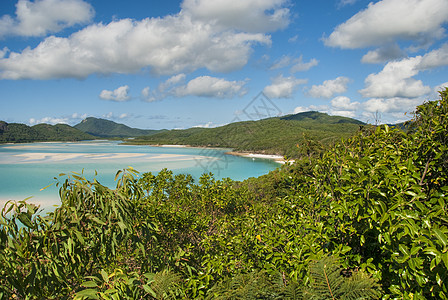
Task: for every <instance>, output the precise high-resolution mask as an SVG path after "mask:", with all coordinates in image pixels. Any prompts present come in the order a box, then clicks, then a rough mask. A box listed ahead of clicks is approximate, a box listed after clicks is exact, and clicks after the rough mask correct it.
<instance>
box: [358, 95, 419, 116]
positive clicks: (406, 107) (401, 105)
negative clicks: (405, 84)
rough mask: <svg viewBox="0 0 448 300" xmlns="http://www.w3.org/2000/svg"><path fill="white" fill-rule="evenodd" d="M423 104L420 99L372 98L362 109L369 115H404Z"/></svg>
mask: <svg viewBox="0 0 448 300" xmlns="http://www.w3.org/2000/svg"><path fill="white" fill-rule="evenodd" d="M422 102H423V100H422V99H417V98H414V99H408V98H396V97H395V98H389V99H384V98H372V99H369V100H367V101H366V102H364V103H363V108H364V110H365V111H366V112H370V113H376V112H380V113H403V114H404V113H405V112H411V111H413V110H414V109H415V107H416V106H417V105H420V104H421V103H422Z"/></svg>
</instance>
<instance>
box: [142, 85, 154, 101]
mask: <svg viewBox="0 0 448 300" xmlns="http://www.w3.org/2000/svg"><path fill="white" fill-rule="evenodd" d="M140 97H141V98H142V100H143V101H145V102H154V101H157V100H158V98H157V96H156V93H155V92H153V91H152V90H151V88H150V87H149V86H147V87H145V88H143V90H142V92H141V94H140Z"/></svg>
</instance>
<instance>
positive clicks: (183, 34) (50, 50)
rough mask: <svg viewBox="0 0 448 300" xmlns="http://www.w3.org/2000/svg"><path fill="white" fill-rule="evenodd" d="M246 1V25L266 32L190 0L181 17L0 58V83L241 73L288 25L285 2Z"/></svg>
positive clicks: (95, 32) (98, 31) (95, 28)
mask: <svg viewBox="0 0 448 300" xmlns="http://www.w3.org/2000/svg"><path fill="white" fill-rule="evenodd" d="M67 1H68V0H67ZM210 2H213V3H215V2H216V3H219V4H220V3H221V2H220V1H210ZM241 2H244V3H246V2H250V3H251V6H244V5H243V6H238V7H239V9H240V10H241V11H245V18H244V19H245V20H258V19H260V20H264V21H266V20H268V21H269V22H268V23H267V25H263V26H267V27H263V26H262V25H260V24H261V23H260V22H261V21H257V24H259V25H256V24H255V25H253V26H254V27H253V28H252V29H253V30H250V31H249V29H248V30H247V31H242V30H243V29H247V28H245V27H244V26H243V25H241V24H238V23H234V22H230V21H229V20H227V19H226V18H227V17H229V16H230V13H229V12H227V13H226V12H222V13H220V12H218V11H216V12H215V16H214V17H213V18H212V17H211V16H212V15H210V16H208V17H206V16H204V17H203V18H202V17H200V16H201V13H200V12H201V11H208V9H209V6H208V3H209V2H205V1H204V2H203V1H185V2H184V4H183V9H182V10H181V11H180V13H178V14H176V15H169V16H166V17H163V18H146V19H143V20H140V21H136V20H131V19H122V20H116V21H113V22H111V23H109V24H93V25H90V26H88V27H86V28H84V29H82V30H80V31H78V32H75V33H73V34H72V35H71V36H69V37H67V38H62V37H55V36H50V37H48V38H46V39H45V40H44V41H42V42H41V43H40V44H39V45H37V46H36V47H35V48H33V49H31V48H26V49H24V50H23V51H22V52H20V53H19V52H11V53H9V56H8V57H4V58H3V59H0V79H54V78H68V77H71V78H86V77H87V76H89V75H91V74H111V73H132V72H137V71H139V70H141V69H149V70H150V71H151V72H152V73H154V74H156V75H173V74H179V73H183V72H192V71H195V70H197V69H201V68H206V69H208V70H210V71H212V72H230V71H233V70H237V69H240V68H242V67H243V66H245V65H246V64H247V62H248V60H249V57H250V55H251V53H252V46H253V45H254V44H264V45H270V43H271V38H270V36H269V35H267V34H266V32H265V31H267V30H276V29H278V28H281V27H282V26H283V25H282V26H280V24H283V23H284V22H286V20H288V17H287V15H286V11H285V9H286V8H284V5H285V3H286V1H280V0H263V1H241ZM238 3H239V2H238ZM195 5H197V6H198V7H197V9H198V11H196V10H195ZM220 5H221V4H220ZM226 6H227V7H228V8H229V9H230V8H231V7H233V5H228V4H227V5H226ZM210 9H211V8H210ZM286 10H287V9H286ZM232 20H233V19H232ZM233 21H235V20H233ZM235 22H236V21H235ZM232 24H233V25H232ZM275 24H277V25H275ZM247 26H249V23H248V25H247ZM105 45H107V46H105Z"/></svg>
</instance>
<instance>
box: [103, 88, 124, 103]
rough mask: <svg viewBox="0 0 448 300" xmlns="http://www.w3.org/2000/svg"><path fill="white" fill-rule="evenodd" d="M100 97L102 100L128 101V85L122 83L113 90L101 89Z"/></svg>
mask: <svg viewBox="0 0 448 300" xmlns="http://www.w3.org/2000/svg"><path fill="white" fill-rule="evenodd" d="M100 98H101V99H103V100H110V101H116V102H124V101H128V100H130V99H131V97H130V96H129V86H128V85H123V86H120V87H119V88H117V89H115V90H113V91H109V90H102V91H101V94H100Z"/></svg>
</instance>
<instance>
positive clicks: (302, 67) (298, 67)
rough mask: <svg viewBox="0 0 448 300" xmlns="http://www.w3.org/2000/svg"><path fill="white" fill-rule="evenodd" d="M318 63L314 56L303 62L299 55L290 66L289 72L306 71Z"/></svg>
mask: <svg viewBox="0 0 448 300" xmlns="http://www.w3.org/2000/svg"><path fill="white" fill-rule="evenodd" d="M318 64H319V61H318V60H317V59H315V58H312V59H311V60H310V61H309V62H303V60H302V56H300V57H299V58H298V60H296V61H295V62H294V65H293V66H292V67H291V73H297V72H303V71H308V70H309V69H311V68H312V67H315V66H317V65H318Z"/></svg>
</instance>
